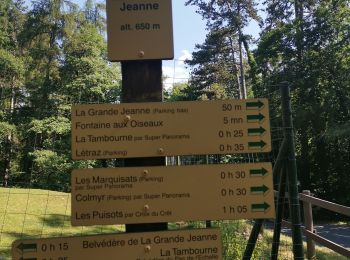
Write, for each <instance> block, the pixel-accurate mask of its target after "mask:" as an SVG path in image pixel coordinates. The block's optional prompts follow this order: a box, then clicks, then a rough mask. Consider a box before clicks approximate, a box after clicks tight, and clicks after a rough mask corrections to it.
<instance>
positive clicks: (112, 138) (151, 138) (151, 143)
mask: <svg viewBox="0 0 350 260" xmlns="http://www.w3.org/2000/svg"><path fill="white" fill-rule="evenodd" d="M269 151H271V137H270V124H269V110H268V101H267V100H266V99H252V100H220V101H200V102H195V101H194V102H176V103H159V102H157V103H133V104H117V105H116V104H101V105H96V104H95V105H75V106H73V108H72V156H73V159H75V160H88V159H108V158H128V157H146V156H149V157H151V156H169V155H191V154H232V153H256V152H269Z"/></svg>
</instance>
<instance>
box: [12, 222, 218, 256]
mask: <svg viewBox="0 0 350 260" xmlns="http://www.w3.org/2000/svg"><path fill="white" fill-rule="evenodd" d="M44 259H50V260H70V259H73V260H79V259H84V260H96V259H104V260H112V259H125V260H143V259H159V260H178V259H186V260H187V259H193V260H195V259H222V253H221V239H220V233H219V230H217V229H205V230H203V229H201V230H196V229H193V230H182V231H163V232H151V233H150V232H147V233H132V234H113V235H95V236H81V237H66V238H65V237H60V238H47V239H23V240H17V241H15V242H14V243H13V244H12V260H44Z"/></svg>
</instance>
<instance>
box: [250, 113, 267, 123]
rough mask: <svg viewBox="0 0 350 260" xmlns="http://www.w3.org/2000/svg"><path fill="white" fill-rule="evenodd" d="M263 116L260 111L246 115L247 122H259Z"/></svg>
mask: <svg viewBox="0 0 350 260" xmlns="http://www.w3.org/2000/svg"><path fill="white" fill-rule="evenodd" d="M264 118H265V116H264V115H263V114H261V113H259V114H258V115H247V122H248V123H252V122H261V121H262V120H263V119H264Z"/></svg>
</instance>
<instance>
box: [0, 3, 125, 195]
mask: <svg viewBox="0 0 350 260" xmlns="http://www.w3.org/2000/svg"><path fill="white" fill-rule="evenodd" d="M102 11H104V5H103V4H95V3H94V2H93V1H87V3H86V6H85V7H84V8H83V9H80V8H79V7H78V6H77V5H76V4H74V3H72V2H71V1H68V0H65V1H61V0H49V1H47V0H39V1H35V2H33V3H32V6H31V7H30V8H29V10H28V11H27V10H26V9H24V8H23V1H22V0H5V1H1V3H0V14H1V16H0V25H1V28H2V29H3V30H1V32H0V87H1V88H0V105H1V113H0V122H1V123H0V146H1V151H0V181H2V178H3V177H5V173H6V174H8V175H9V182H8V183H9V184H10V185H19V186H22V187H23V186H24V187H28V186H30V187H40V188H46V189H52V190H60V191H68V190H69V179H70V178H69V175H70V172H71V170H72V169H73V168H79V167H88V166H93V165H94V164H95V162H93V161H86V162H73V161H72V160H71V155H70V150H71V140H70V138H71V137H70V135H71V134H70V131H71V122H70V113H71V112H70V111H71V105H72V104H73V103H79V102H94V103H95V102H118V100H119V99H120V78H121V76H120V68H119V65H118V64H110V63H109V62H108V61H107V60H106V43H105V31H104V28H105V20H104V15H103V14H102V13H101V12H102Z"/></svg>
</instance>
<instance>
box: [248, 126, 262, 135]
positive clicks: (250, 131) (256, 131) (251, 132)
mask: <svg viewBox="0 0 350 260" xmlns="http://www.w3.org/2000/svg"><path fill="white" fill-rule="evenodd" d="M265 132H266V130H265V128H263V127H259V128H248V135H250V136H252V135H262V134H263V133H265Z"/></svg>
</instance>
